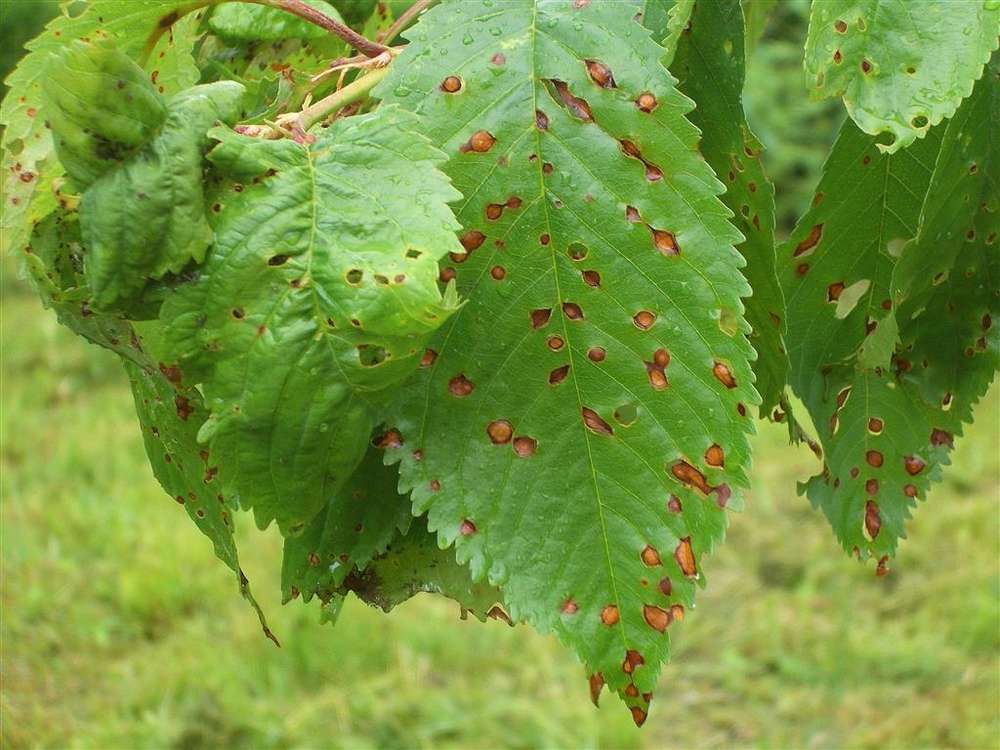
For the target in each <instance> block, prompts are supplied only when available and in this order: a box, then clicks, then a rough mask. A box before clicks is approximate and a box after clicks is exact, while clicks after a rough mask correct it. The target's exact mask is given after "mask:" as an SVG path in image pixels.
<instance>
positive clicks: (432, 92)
mask: <svg viewBox="0 0 1000 750" xmlns="http://www.w3.org/2000/svg"><path fill="white" fill-rule="evenodd" d="M578 6H580V7H578ZM634 15H635V8H634V6H631V5H628V4H624V3H602V2H592V3H590V4H583V3H577V4H572V3H554V2H538V3H533V2H528V1H522V2H505V3H501V4H493V3H491V2H489V1H488V0H487V1H486V2H471V1H466V2H452V3H445V4H442V5H440V6H437V7H435V8H433V9H431V10H430V11H428V12H427V13H426V14H425V15H424V16H423V18H422V20H421V21H420V22H419V24H418V25H416V26H415V27H414V28H413V30H412V32H411V34H410V38H411V40H412V43H411V45H410V46H409V47H407V49H406V50H405V51H404V52H403V53H402V55H401V56H400V58H399V59H398V60H397V61H396V62H395V63H393V67H392V72H391V73H390V76H389V77H388V78H387V79H386V81H384V82H383V83H382V84H381V86H382V87H381V89H380V91H379V92H377V93H379V95H380V96H383V97H385V99H386V101H389V102H398V103H400V104H401V105H402V106H405V107H408V108H412V109H414V110H416V111H418V112H419V113H420V114H421V115H422V116H423V119H422V121H421V122H422V129H423V132H424V133H426V134H427V135H428V136H429V137H430V138H431V139H432V140H433V141H434V142H435V143H439V144H441V146H442V148H443V149H444V150H445V151H446V153H447V154H448V155H449V161H448V163H447V165H446V166H445V169H446V171H447V172H448V174H449V175H451V177H452V178H453V180H454V181H455V184H456V186H457V187H458V188H459V189H460V190H461V191H462V192H463V194H464V196H465V201H464V203H463V204H461V205H460V207H459V210H458V217H459V220H460V221H461V223H462V225H463V227H464V230H465V231H464V233H463V236H462V241H463V244H464V247H465V248H466V250H467V251H468V254H462V253H456V254H455V255H453V256H452V261H453V264H454V265H453V266H451V267H448V268H446V269H445V270H444V272H443V275H444V278H450V277H452V276H455V277H456V279H457V282H458V286H459V290H460V291H461V292H462V294H463V296H465V297H467V299H468V301H467V302H466V304H465V305H464V306H463V307H462V309H461V310H459V311H458V312H457V313H456V314H455V315H454V316H453V317H452V320H451V321H450V322H449V323H448V324H446V325H445V326H443V327H442V330H441V331H440V332H439V334H438V335H437V336H436V337H435V339H434V340H433V341H432V342H431V345H430V348H431V351H430V352H428V353H427V356H426V358H425V364H426V365H427V366H426V367H425V368H423V369H422V370H421V371H420V373H419V375H418V377H416V378H415V379H414V380H413V381H412V382H411V384H410V385H409V386H408V387H407V388H406V389H405V391H404V392H403V394H402V398H401V400H400V401H401V403H400V405H399V407H398V413H397V415H396V417H395V420H393V421H391V424H392V426H394V427H396V428H397V429H398V430H399V432H400V433H401V435H402V437H403V440H404V443H403V448H401V449H398V450H390V451H388V452H389V453H390V454H395V456H396V457H397V458H399V459H401V460H402V466H401V487H402V489H403V490H411V489H412V497H413V500H414V504H415V507H416V509H417V511H418V512H423V511H425V510H427V511H429V528H430V529H431V530H432V531H435V532H437V534H438V536H439V539H440V540H441V542H442V543H443V544H452V543H454V544H455V545H456V546H457V549H458V559H459V561H460V562H463V563H465V562H468V563H469V564H470V565H471V567H472V571H473V574H474V576H475V577H476V578H477V580H478V579H481V578H482V577H483V576H488V578H489V580H490V582H491V583H493V584H495V585H501V586H503V589H504V594H505V598H506V601H507V603H508V604H509V605H510V607H511V616H512V617H513V618H514V619H515V620H520V619H527V620H529V621H530V622H531V623H532V624H533V625H535V626H536V627H537V628H539V629H540V630H542V631H550V630H551V631H555V632H556V633H557V634H558V635H559V637H560V638H561V639H562V640H563V641H564V642H566V643H567V644H569V645H571V646H572V647H573V648H574V649H575V650H576V651H577V653H578V654H580V656H581V657H582V659H583V660H584V661H585V663H586V665H587V668H588V670H589V671H590V672H591V673H595V672H603V673H604V678H605V679H606V680H607V683H608V684H609V685H611V687H612V688H613V689H616V690H621V691H623V692H624V691H625V690H626V689H628V685H629V684H631V683H633V682H634V683H635V685H636V686H638V689H639V691H640V692H648V691H650V690H652V688H653V686H654V684H655V680H656V675H657V673H658V672H659V668H660V665H661V663H662V661H663V660H664V659H665V658H666V655H667V637H666V635H665V634H664V633H663V632H661V631H660V628H663V627H665V625H666V622H667V621H669V620H670V619H676V616H677V615H678V614H679V613H680V612H681V611H682V607H683V606H685V605H690V604H691V602H692V598H693V595H694V587H695V579H696V577H697V574H696V572H695V570H694V566H695V560H697V559H700V558H701V556H702V555H703V554H704V553H706V552H708V551H710V550H711V549H712V547H713V546H714V545H715V544H717V543H718V542H719V541H720V540H721V539H722V536H723V531H724V528H725V523H726V522H725V513H724V510H723V508H722V507H720V506H723V505H726V504H727V502H729V503H730V504H732V503H733V502H735V501H736V498H735V497H732V498H730V492H731V491H735V490H736V489H737V488H738V487H742V486H745V484H746V478H745V475H744V468H745V466H746V462H747V459H748V446H747V438H746V433H747V432H748V431H749V430H750V429H752V426H751V425H752V422H751V421H750V419H749V418H748V416H743V415H747V414H748V411H747V410H748V408H750V407H752V406H753V405H754V404H755V403H757V402H758V396H757V394H756V393H755V392H754V390H753V387H752V375H751V372H750V363H749V357H750V355H751V352H752V350H751V347H750V345H749V343H748V341H747V340H746V337H745V335H744V334H745V333H747V330H748V326H747V325H746V324H745V322H744V321H743V319H742V317H741V315H740V296H741V295H745V294H747V293H748V292H749V288H748V286H747V284H746V282H745V281H744V279H743V278H742V276H741V275H740V273H739V267H740V266H741V265H742V258H741V257H740V255H739V254H738V253H737V252H736V251H735V250H734V249H733V248H732V244H733V243H734V242H737V241H739V240H740V235H739V233H738V232H737V231H736V230H735V229H734V228H733V227H732V225H730V224H729V223H728V221H727V220H726V217H727V215H728V213H729V212H728V210H727V209H726V208H725V207H724V206H723V205H722V204H721V203H720V202H719V200H718V197H717V196H718V194H719V193H721V192H722V186H721V184H719V182H718V181H717V180H716V179H715V177H714V175H713V174H712V172H711V169H710V168H709V167H708V165H707V164H706V163H705V161H704V160H703V159H701V157H700V156H699V155H698V154H697V152H696V146H697V140H698V133H697V130H696V129H695V128H694V127H693V126H692V125H691V124H690V123H689V122H688V121H687V120H686V119H685V117H684V114H685V113H686V112H688V111H689V110H690V109H691V103H690V101H689V100H687V99H686V98H685V97H684V96H682V95H681V94H679V93H678V92H677V91H676V89H675V88H674V86H673V80H672V78H671V77H670V75H669V74H668V73H667V72H666V71H665V70H664V69H663V68H662V67H660V66H658V65H656V64H654V63H653V61H654V60H657V59H658V58H659V57H660V55H661V50H660V48H659V47H658V46H657V45H655V44H654V43H653V42H652V40H651V39H649V37H648V32H646V31H644V30H643V29H642V28H641V27H640V26H639V25H638V24H637V23H636V22H635V21H634V20H633V16H634ZM588 61H589V62H588ZM455 79H458V81H456V80H455ZM455 83H460V84H461V85H460V86H457V87H456V86H455V85H454V84H455ZM723 321H724V322H723ZM720 323H722V324H721V325H720ZM668 360H669V361H668ZM713 446H717V447H713ZM414 450H419V451H420V453H419V454H418V455H419V456H420V459H419V460H418V459H417V457H416V456H415V455H414V453H413V451H414ZM706 453H707V454H708V455H709V457H710V458H711V460H712V461H713V462H715V463H719V459H720V458H722V455H723V454H724V462H725V466H724V467H721V466H720V467H714V466H709V465H708V462H706V459H705V455H706ZM685 462H687V463H685ZM696 467H697V468H696ZM675 472H676V473H675ZM678 475H679V476H680V477H682V478H683V479H678ZM699 485H700V486H701V487H703V488H704V489H705V490H707V491H708V492H700V491H698V490H697V489H696V486H699ZM712 488H714V490H713V489H712ZM672 496H675V497H676V499H675V500H671V497H672ZM673 509H677V512H675V511H674V510H673ZM688 542H689V543H690V547H688ZM647 546H648V547H649V550H648V551H647V552H645V559H646V560H647V561H649V563H650V564H646V563H644V562H643V555H644V550H645V549H646V548H647ZM689 550H693V553H692V555H691V557H688V554H687V553H688V552H689ZM675 551H676V556H675ZM654 556H658V557H659V558H660V559H661V560H662V562H655V557H654ZM678 559H680V560H683V561H684V565H685V569H686V570H687V574H685V572H684V570H682V569H681V567H680V565H679V563H678ZM661 581H662V582H664V583H663V587H664V588H666V587H667V586H668V583H667V582H669V586H670V594H669V595H667V594H665V593H663V590H662V589H661V588H660V583H661ZM675 605H676V606H675ZM672 606H675V608H674V610H673V613H674V614H671V609H670V608H671V607H672ZM615 608H617V609H615ZM602 613H603V618H604V620H603V621H602ZM647 618H649V619H650V620H651V621H652V623H654V624H650V623H648V622H647ZM605 623H609V624H605ZM627 653H629V655H630V656H629V658H630V661H629V662H627V665H628V670H627V671H623V669H622V664H623V659H625V658H626V654H627ZM637 656H641V657H642V658H643V659H644V660H645V664H644V665H643V666H639V665H638V664H637V662H636V657H637ZM630 692H631V691H630ZM629 700H630V705H632V707H633V708H634V709H635V716H636V718H637V719H639V718H641V717H643V716H644V715H645V701H642V700H640V699H638V698H635V699H632V698H630V699H629Z"/></svg>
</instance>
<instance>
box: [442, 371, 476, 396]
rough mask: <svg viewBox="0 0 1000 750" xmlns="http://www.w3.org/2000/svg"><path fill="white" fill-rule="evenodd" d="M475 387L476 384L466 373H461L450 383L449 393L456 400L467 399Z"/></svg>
mask: <svg viewBox="0 0 1000 750" xmlns="http://www.w3.org/2000/svg"><path fill="white" fill-rule="evenodd" d="M475 387H476V386H475V384H474V383H473V382H472V381H471V380H469V379H468V378H467V377H465V373H459V374H458V375H456V376H455V377H453V378H452V379H451V380H449V381H448V392H449V393H451V395H452V396H454V397H455V398H465V397H466V396H468V395H469V394H470V393H472V391H473V390H474V389H475Z"/></svg>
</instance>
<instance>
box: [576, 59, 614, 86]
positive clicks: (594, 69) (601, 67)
mask: <svg viewBox="0 0 1000 750" xmlns="http://www.w3.org/2000/svg"><path fill="white" fill-rule="evenodd" d="M583 64H584V65H585V66H586V68H587V75H589V76H590V80H592V81H593V82H594V83H596V84H597V85H598V86H600V87H601V88H602V89H613V88H616V87H617V84H616V83H615V77H614V75H613V74H612V72H611V68H609V67H608V66H607V65H605V64H604V63H602V62H601V61H600V60H584V61H583Z"/></svg>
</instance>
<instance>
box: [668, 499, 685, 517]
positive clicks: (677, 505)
mask: <svg viewBox="0 0 1000 750" xmlns="http://www.w3.org/2000/svg"><path fill="white" fill-rule="evenodd" d="M667 510H669V511H670V512H671V513H680V512H681V510H683V508H682V506H681V499H680V498H679V497H677V495H671V496H670V499H669V500H667Z"/></svg>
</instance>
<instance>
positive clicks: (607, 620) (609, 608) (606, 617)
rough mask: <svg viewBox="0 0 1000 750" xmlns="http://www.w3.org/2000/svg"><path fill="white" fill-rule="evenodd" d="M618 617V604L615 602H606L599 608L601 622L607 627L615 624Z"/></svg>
mask: <svg viewBox="0 0 1000 750" xmlns="http://www.w3.org/2000/svg"><path fill="white" fill-rule="evenodd" d="M620 617H621V616H620V615H619V613H618V606H617V605H615V604H608V605H606V606H605V607H604V609H602V610H601V622H602V623H604V624H605V625H607V626H608V627H611V626H612V625H616V624H617V623H618V620H619V619H620Z"/></svg>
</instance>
